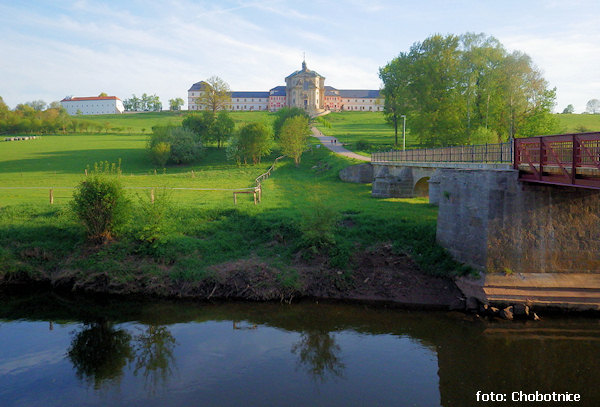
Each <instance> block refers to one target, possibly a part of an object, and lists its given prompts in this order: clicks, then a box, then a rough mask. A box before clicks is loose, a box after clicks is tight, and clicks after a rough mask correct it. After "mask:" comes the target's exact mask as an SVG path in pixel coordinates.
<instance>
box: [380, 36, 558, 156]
mask: <svg viewBox="0 0 600 407" xmlns="http://www.w3.org/2000/svg"><path fill="white" fill-rule="evenodd" d="M379 76H380V78H381V79H382V81H383V84H384V86H383V89H382V94H383V95H384V97H385V102H384V103H385V105H384V112H385V115H386V118H387V120H388V123H390V124H391V125H392V126H394V127H395V129H397V127H398V120H399V117H400V116H401V115H402V114H406V115H407V116H408V117H409V120H408V125H409V127H410V129H411V131H412V132H413V134H415V135H416V136H417V138H418V140H419V142H420V143H421V144H422V145H425V146H435V145H458V144H467V143H473V142H477V141H479V140H482V136H485V137H483V139H485V140H488V139H489V138H490V137H491V136H492V135H495V138H496V139H497V140H498V141H500V140H506V139H508V138H510V137H519V136H526V135H531V134H544V133H552V132H556V131H557V129H558V122H557V120H556V118H554V117H553V116H552V115H551V114H550V112H551V110H552V108H553V106H554V100H555V97H556V94H555V90H553V89H549V88H548V83H547V82H546V80H544V78H543V77H542V75H541V73H540V72H539V70H537V68H536V67H535V66H534V65H533V63H532V61H531V59H530V58H529V56H527V55H526V54H524V53H522V52H518V51H517V52H513V53H508V52H507V51H506V50H505V49H504V47H503V46H502V44H500V42H499V41H498V40H496V39H495V38H493V37H488V36H485V35H484V34H472V33H467V34H464V35H462V36H455V35H447V36H441V35H434V36H431V37H429V38H427V39H426V40H424V41H423V42H419V43H415V44H414V45H413V46H412V47H411V48H410V51H409V52H403V53H401V54H400V55H399V56H398V57H397V58H395V59H393V60H392V61H391V62H390V63H388V64H387V65H386V66H384V67H382V68H381V69H380V71H379Z"/></svg>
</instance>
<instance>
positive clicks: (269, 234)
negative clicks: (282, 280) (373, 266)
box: [0, 113, 464, 281]
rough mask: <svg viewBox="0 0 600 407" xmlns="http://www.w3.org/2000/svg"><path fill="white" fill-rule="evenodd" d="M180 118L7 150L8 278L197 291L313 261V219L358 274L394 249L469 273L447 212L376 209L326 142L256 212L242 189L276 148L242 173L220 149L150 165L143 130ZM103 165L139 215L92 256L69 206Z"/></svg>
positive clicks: (2, 183) (4, 146)
mask: <svg viewBox="0 0 600 407" xmlns="http://www.w3.org/2000/svg"><path fill="white" fill-rule="evenodd" d="M178 117H179V118H180V116H177V115H173V114H151V113H142V114H139V115H133V114H132V115H122V116H107V117H102V118H101V117H98V118H95V119H94V120H109V121H110V122H111V125H112V124H113V123H114V125H115V126H127V125H129V126H131V127H134V126H137V127H136V128H139V129H140V133H136V132H132V133H131V134H127V133H123V134H120V133H116V134H115V133H111V134H79V135H46V136H42V137H41V138H38V139H37V140H28V141H13V142H1V143H0V264H2V266H1V267H0V273H4V274H5V275H6V274H7V273H8V274H10V273H17V274H18V273H28V274H36V273H41V272H47V271H48V270H62V269H69V270H79V272H81V273H84V274H85V273H90V272H99V273H108V274H109V275H111V276H114V278H116V279H118V280H119V281H120V280H130V279H133V278H134V276H135V275H139V273H146V272H149V273H155V274H157V275H159V276H161V278H169V279H171V280H176V281H180V280H181V281H188V280H198V279H202V278H203V276H204V275H205V273H206V270H207V268H208V267H210V266H212V265H215V264H220V263H223V262H227V261H232V260H236V259H244V258H249V257H258V258H260V259H264V261H266V262H267V263H269V264H274V265H276V267H279V268H281V270H289V266H290V265H291V264H294V263H295V262H296V261H297V258H298V255H299V253H304V254H303V256H304V255H307V253H308V256H309V257H310V256H311V254H310V253H313V251H312V250H314V249H311V250H309V251H308V252H307V251H306V250H307V243H306V242H307V240H306V239H307V237H306V235H305V232H303V230H306V229H305V228H304V229H303V226H302V225H305V224H306V223H307V222H310V221H311V219H312V221H315V220H316V221H320V220H323V221H324V222H325V223H327V224H331V225H332V226H331V228H330V230H327V231H326V232H327V235H328V236H330V237H328V238H327V239H328V243H327V244H326V245H324V246H323V247H322V248H321V249H319V250H320V251H321V252H322V255H325V257H326V259H327V260H326V264H327V265H328V267H333V268H339V269H347V268H348V267H350V268H351V266H350V264H351V258H352V253H355V252H356V251H360V250H368V249H369V248H370V247H377V246H378V245H382V244H392V246H393V250H395V251H396V252H398V253H404V254H407V255H409V256H411V257H412V258H413V259H414V260H415V262H417V264H419V265H420V267H421V268H422V269H423V270H425V271H426V272H430V273H434V274H448V273H457V272H463V271H464V269H463V268H462V267H461V266H460V265H458V264H456V263H455V262H453V261H452V260H451V258H450V257H449V256H448V255H447V254H446V252H445V251H444V250H443V249H442V248H441V247H439V246H438V245H437V244H436V243H435V227H436V219H437V208H436V207H434V206H432V205H429V204H428V203H427V201H426V199H422V198H420V199H375V198H372V197H371V187H370V185H364V184H350V183H344V182H341V181H340V180H339V177H338V172H339V170H341V169H342V168H344V167H346V166H348V165H352V164H354V163H355V162H354V161H352V160H349V159H346V158H343V157H339V156H336V155H334V154H332V153H331V152H329V150H327V149H325V148H317V145H316V144H314V143H315V142H316V140H313V142H312V143H313V144H311V147H310V149H309V150H308V151H307V152H305V153H304V155H303V156H302V162H301V164H300V166H298V167H296V166H295V165H294V163H293V162H292V160H290V159H284V160H282V161H280V162H279V163H278V164H277V166H276V170H275V171H274V172H273V174H272V176H271V177H270V178H269V179H267V180H266V181H265V182H264V183H263V193H262V202H261V203H260V204H259V205H254V203H253V199H252V195H251V194H243V195H240V196H239V197H238V203H237V205H234V202H233V192H232V190H234V189H242V188H250V187H253V186H254V185H255V184H254V180H255V178H256V177H257V176H259V175H260V174H262V173H263V172H265V171H266V170H267V169H268V168H269V167H270V166H271V164H272V163H273V161H274V160H275V158H276V157H278V156H279V151H278V150H277V149H276V148H275V149H274V151H273V152H272V154H271V155H270V156H269V157H265V158H264V159H263V161H262V163H261V164H257V165H241V166H238V165H236V164H235V163H234V162H231V161H227V160H226V157H225V150H224V149H217V148H216V147H214V146H208V147H207V148H206V149H205V151H204V154H203V156H202V157H201V158H200V159H199V160H198V161H197V162H196V163H194V164H193V165H187V166H167V167H166V168H155V167H154V166H153V165H152V164H151V162H150V160H149V159H148V158H147V156H146V151H145V145H146V138H147V135H144V134H142V133H141V129H142V128H147V129H149V128H151V127H152V126H153V125H155V124H160V123H166V122H168V121H170V120H171V121H174V120H175V119H177V118H178ZM271 118H272V116H271V115H270V114H267V113H258V114H253V113H251V114H246V113H243V114H236V118H235V119H236V120H237V121H238V122H240V123H241V122H243V121H251V120H256V119H258V120H271ZM119 120H121V122H119ZM136 120H137V122H135V121H136ZM117 123H118V124H117ZM134 123H137V125H136V124H134ZM103 161H108V162H113V163H115V162H120V163H121V170H122V173H121V175H120V179H121V182H122V184H123V186H124V187H125V188H127V189H126V192H127V195H128V197H129V198H130V200H131V205H132V215H131V219H130V221H129V223H128V224H127V225H126V226H124V228H123V230H121V231H120V232H119V238H118V239H117V241H115V242H113V243H112V244H109V245H104V246H101V247H97V248H95V249H94V250H95V254H94V255H93V256H92V257H90V256H89V250H90V248H89V245H88V244H87V243H86V240H85V232H84V230H83V227H82V226H80V225H79V224H78V222H77V221H76V220H75V218H74V216H73V215H72V214H71V211H70V208H69V201H70V200H71V197H72V193H73V190H74V189H73V188H74V187H76V186H77V184H78V183H79V182H80V181H82V180H83V179H84V177H85V170H86V168H92V167H93V165H94V163H97V162H103ZM50 188H52V189H53V194H54V204H52V205H51V204H50V203H49V189H50ZM150 188H154V190H155V194H156V196H157V197H162V198H161V199H162V200H163V202H166V207H167V209H166V211H167V215H166V216H165V218H164V220H163V221H162V223H161V224H160V225H159V228H158V229H159V231H160V232H159V238H158V239H157V240H156V241H155V242H154V243H153V244H152V245H150V246H148V242H146V241H144V238H142V237H140V236H142V232H140V231H142V230H143V228H144V222H147V221H148V220H147V219H144V218H143V217H141V215H140V214H141V213H143V210H142V209H143V208H144V207H147V206H148V205H150V198H149V196H150ZM179 188H182V189H179ZM157 233H158V232H157ZM309 246H310V244H309ZM92 259H93V260H92ZM286 272H287V271H286ZM282 273H284V271H282ZM288 277H289V276H288ZM286 278H287V277H286Z"/></svg>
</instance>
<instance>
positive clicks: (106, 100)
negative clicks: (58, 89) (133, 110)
mask: <svg viewBox="0 0 600 407" xmlns="http://www.w3.org/2000/svg"><path fill="white" fill-rule="evenodd" d="M60 104H61V105H62V107H64V108H65V110H66V111H67V113H69V114H70V115H76V114H120V113H123V112H124V111H125V106H123V101H121V99H119V98H118V97H116V96H91V97H66V98H64V99H63V100H61V101H60Z"/></svg>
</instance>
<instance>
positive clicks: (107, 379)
mask: <svg viewBox="0 0 600 407" xmlns="http://www.w3.org/2000/svg"><path fill="white" fill-rule="evenodd" d="M132 340H133V341H134V344H133V345H132ZM175 345H176V341H175V338H174V337H173V335H172V334H171V332H170V331H169V330H168V329H167V328H166V327H164V326H154V325H150V326H148V327H147V328H146V329H144V330H142V332H141V333H140V334H139V335H137V336H135V337H132V336H131V334H129V332H127V331H126V330H124V329H117V328H115V327H114V326H113V323H111V322H108V321H100V322H92V323H86V324H85V325H84V329H82V330H81V331H80V332H78V333H76V334H75V336H74V338H73V340H72V341H71V346H70V348H69V350H68V352H67V356H68V358H69V359H70V360H71V362H72V363H73V366H74V367H75V370H76V373H77V377H79V378H80V379H81V380H84V381H86V382H88V383H90V384H93V386H94V388H95V389H99V388H101V387H102V386H103V385H107V386H111V385H116V384H118V383H119V382H120V380H121V378H122V376H123V368H124V367H125V366H126V365H127V364H128V363H129V362H132V361H135V365H134V374H135V375H138V373H141V374H142V375H143V377H144V379H145V380H146V388H147V390H149V391H150V392H152V393H154V392H155V391H156V390H157V388H158V386H159V385H160V384H163V385H164V384H166V383H167V380H168V377H169V376H170V375H171V373H172V366H173V365H174V362H175V359H174V356H173V350H174V348H175Z"/></svg>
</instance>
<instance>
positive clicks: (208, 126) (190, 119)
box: [181, 111, 216, 143]
mask: <svg viewBox="0 0 600 407" xmlns="http://www.w3.org/2000/svg"><path fill="white" fill-rule="evenodd" d="M215 120H216V118H215V115H214V114H213V113H212V112H210V111H204V112H202V113H195V114H190V115H188V116H186V118H185V119H183V121H182V122H181V125H182V126H183V127H184V128H186V129H189V130H190V131H192V132H193V133H194V134H195V135H196V136H197V139H199V140H202V141H203V142H205V143H208V142H209V141H211V140H212V138H213V134H212V133H213V129H214V126H215Z"/></svg>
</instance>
